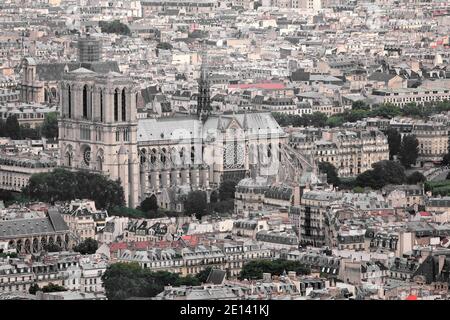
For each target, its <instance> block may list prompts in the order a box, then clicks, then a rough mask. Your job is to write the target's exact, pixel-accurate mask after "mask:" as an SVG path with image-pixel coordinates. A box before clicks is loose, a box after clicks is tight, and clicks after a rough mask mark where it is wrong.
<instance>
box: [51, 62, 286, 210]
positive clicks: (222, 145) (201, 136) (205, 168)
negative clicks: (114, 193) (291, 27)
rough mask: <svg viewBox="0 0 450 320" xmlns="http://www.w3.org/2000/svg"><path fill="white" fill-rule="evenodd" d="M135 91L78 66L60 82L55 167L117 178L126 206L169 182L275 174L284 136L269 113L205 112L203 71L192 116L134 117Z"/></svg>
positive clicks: (117, 78) (210, 183) (123, 81)
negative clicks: (83, 170)
mask: <svg viewBox="0 0 450 320" xmlns="http://www.w3.org/2000/svg"><path fill="white" fill-rule="evenodd" d="M137 98H138V90H137V88H136V86H135V84H134V83H133V81H132V80H131V79H130V78H127V77H126V76H124V75H122V74H119V73H117V72H114V71H110V72H108V73H102V74H100V73H96V72H94V71H92V70H89V69H85V68H83V67H80V68H78V69H75V70H73V71H69V72H66V73H65V74H64V77H63V80H62V81H61V84H60V103H61V115H60V120H59V138H60V139H59V147H60V161H61V163H60V165H61V166H63V167H66V168H70V169H75V170H76V169H87V170H92V171H94V172H101V173H103V174H105V175H107V176H108V177H109V178H111V179H114V180H116V179H120V181H121V183H122V186H123V189H124V192H125V198H126V201H127V205H128V206H131V207H136V206H137V205H139V203H140V202H141V201H142V200H144V199H145V198H147V197H149V196H152V195H155V196H156V197H157V199H161V197H164V195H165V194H166V193H167V192H168V190H171V189H174V188H181V187H182V188H183V189H184V190H186V189H188V190H197V189H202V190H207V191H208V190H212V189H214V188H217V187H218V185H219V184H220V182H221V181H223V180H225V179H240V178H245V177H246V176H249V175H250V171H251V170H255V171H256V172H253V173H254V174H257V175H261V176H267V177H268V178H270V179H273V181H276V180H277V179H278V175H277V173H278V165H279V162H280V159H281V152H280V147H281V146H282V144H284V143H285V142H286V139H287V138H286V134H285V133H284V131H283V130H282V129H281V128H280V127H279V125H278V124H277V122H276V121H275V119H274V118H273V117H272V115H271V114H270V113H237V114H222V115H214V114H212V111H211V108H210V105H209V84H208V75H207V71H205V70H202V72H201V76H200V79H199V97H198V106H197V114H193V115H183V116H176V117H174V118H160V119H150V118H147V119H137V109H136V101H137Z"/></svg>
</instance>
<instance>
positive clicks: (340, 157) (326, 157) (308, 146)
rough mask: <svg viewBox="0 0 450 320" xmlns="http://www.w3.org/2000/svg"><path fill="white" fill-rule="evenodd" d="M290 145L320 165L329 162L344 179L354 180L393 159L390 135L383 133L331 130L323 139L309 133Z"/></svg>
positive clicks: (296, 136) (294, 138) (298, 135)
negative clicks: (387, 136) (375, 164)
mask: <svg viewBox="0 0 450 320" xmlns="http://www.w3.org/2000/svg"><path fill="white" fill-rule="evenodd" d="M289 144H290V146H292V147H293V148H295V149H297V150H299V151H300V152H302V153H303V154H306V155H313V156H314V158H315V160H316V161H317V162H329V163H331V164H332V165H334V166H335V168H336V169H337V171H338V174H339V176H340V177H354V176H357V175H358V174H360V173H362V172H364V171H366V170H370V169H372V165H373V164H374V163H376V162H378V161H382V160H388V159H389V147H388V143H387V138H386V136H385V135H384V134H383V133H382V132H381V131H379V130H352V131H349V130H341V129H330V130H327V131H323V132H321V133H320V135H319V136H315V135H314V133H312V132H309V131H306V130H305V131H303V132H298V133H294V134H292V135H291V136H290V138H289Z"/></svg>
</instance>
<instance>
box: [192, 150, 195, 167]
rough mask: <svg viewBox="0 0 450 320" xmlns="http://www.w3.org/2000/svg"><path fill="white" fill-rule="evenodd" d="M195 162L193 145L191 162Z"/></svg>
mask: <svg viewBox="0 0 450 320" xmlns="http://www.w3.org/2000/svg"><path fill="white" fill-rule="evenodd" d="M194 162H195V147H194V146H192V148H191V164H194Z"/></svg>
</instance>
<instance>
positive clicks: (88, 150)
mask: <svg viewBox="0 0 450 320" xmlns="http://www.w3.org/2000/svg"><path fill="white" fill-rule="evenodd" d="M90 163H91V148H90V147H86V148H85V149H84V151H83V164H84V165H85V166H86V167H89V165H90Z"/></svg>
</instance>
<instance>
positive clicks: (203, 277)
mask: <svg viewBox="0 0 450 320" xmlns="http://www.w3.org/2000/svg"><path fill="white" fill-rule="evenodd" d="M211 270H212V268H211V267H206V268H205V269H203V270H202V271H200V272H199V273H197V274H196V275H195V277H196V278H197V279H198V280H199V281H200V283H206V280H208V276H209V274H210V273H211Z"/></svg>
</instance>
